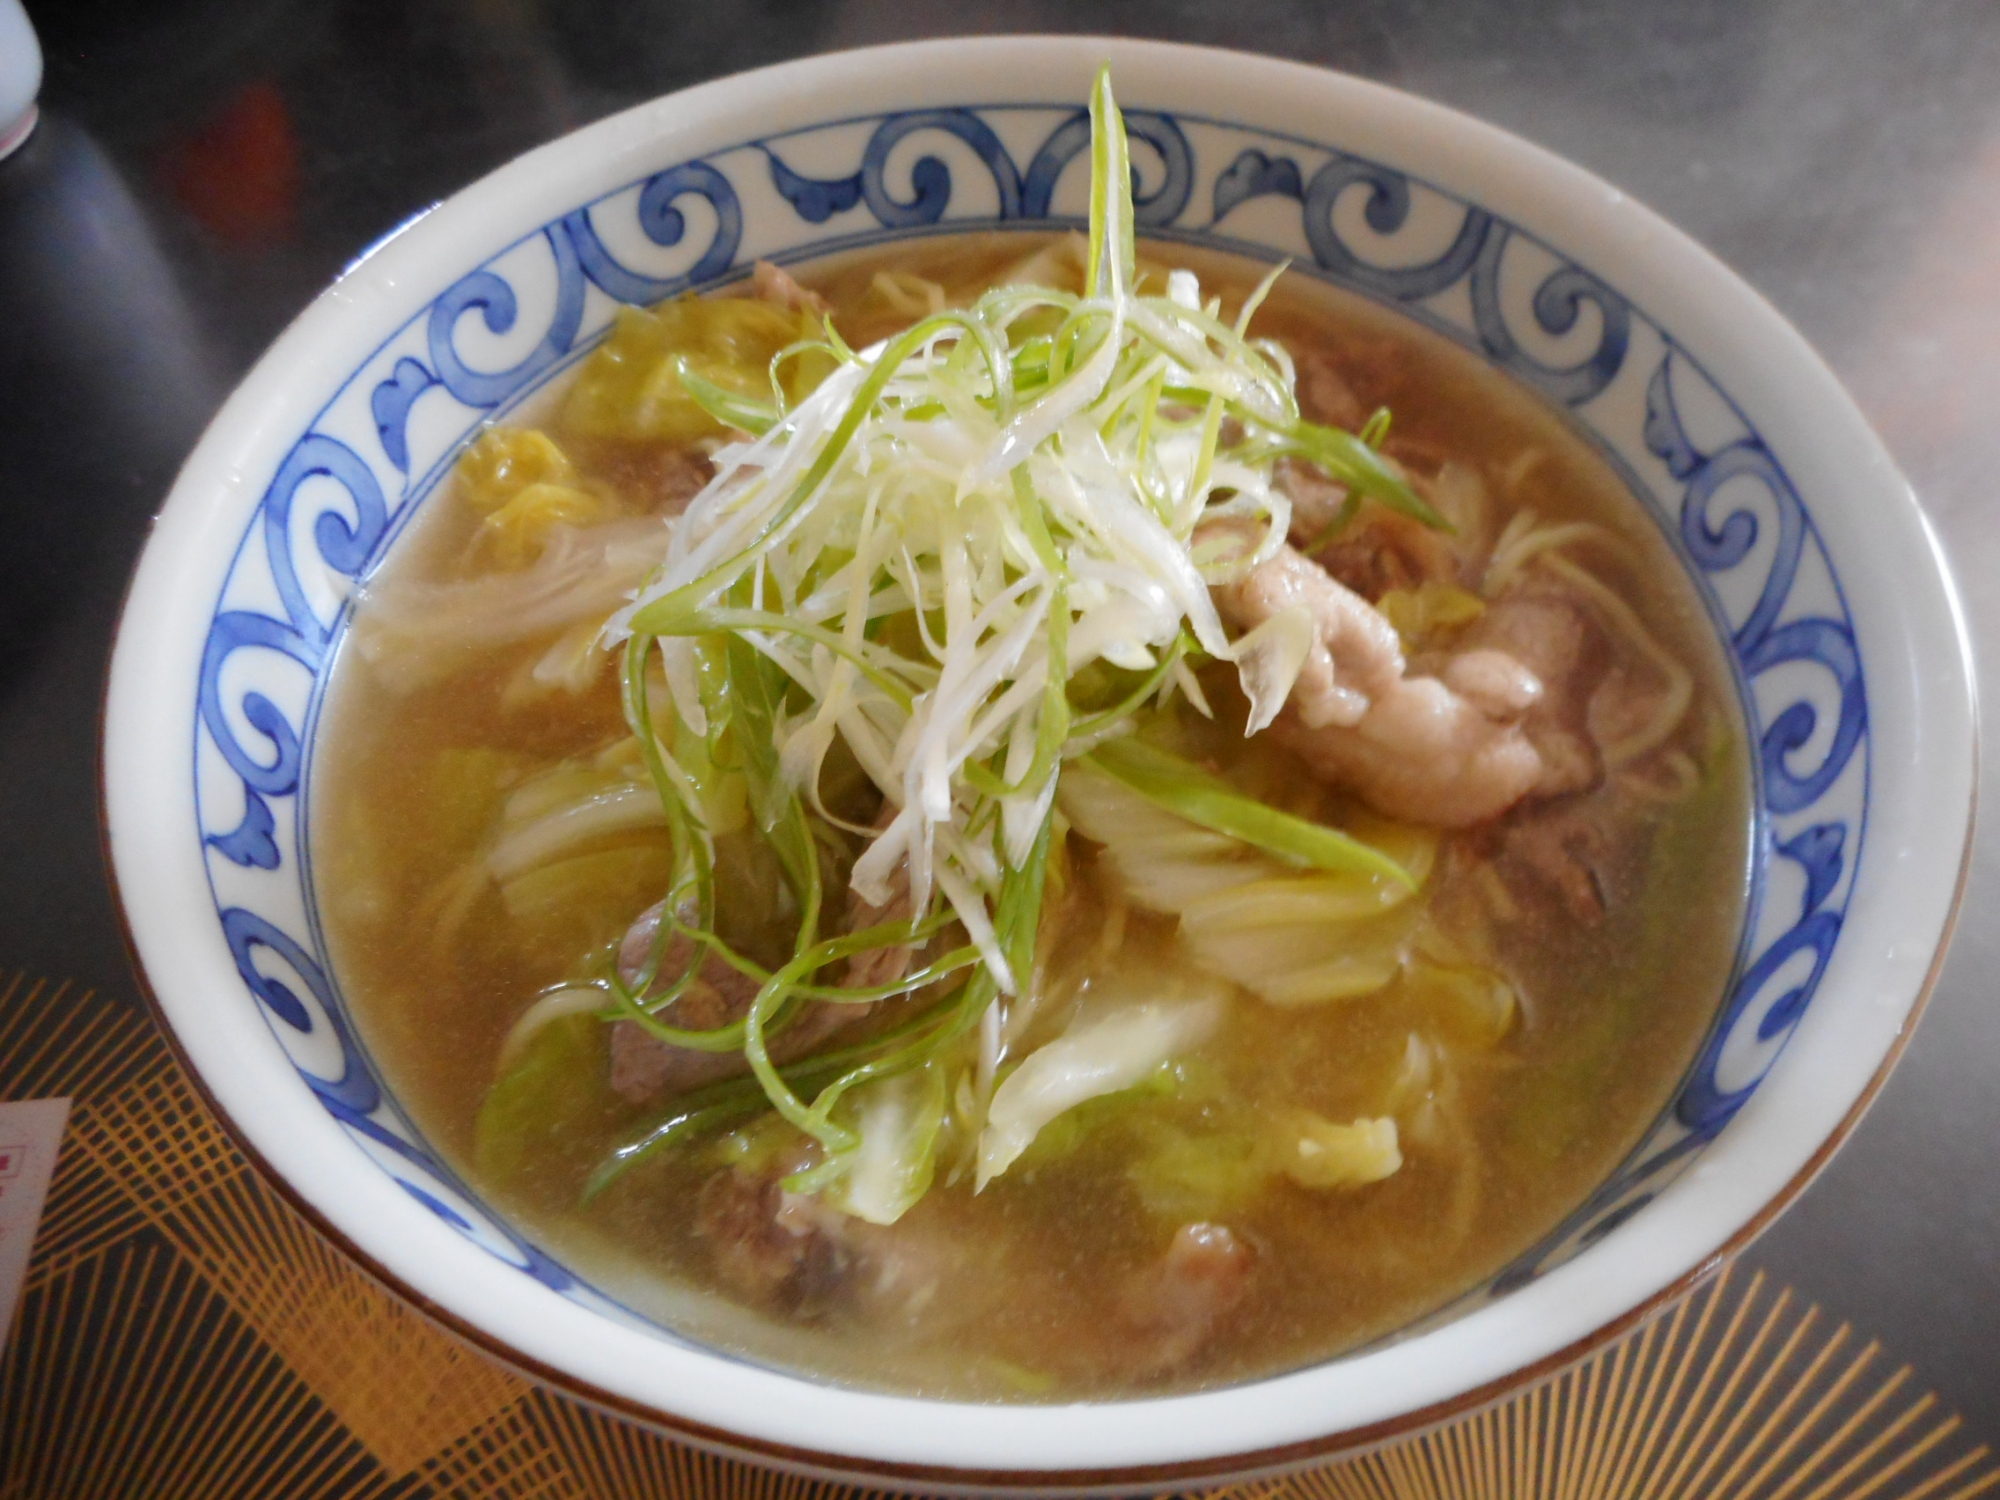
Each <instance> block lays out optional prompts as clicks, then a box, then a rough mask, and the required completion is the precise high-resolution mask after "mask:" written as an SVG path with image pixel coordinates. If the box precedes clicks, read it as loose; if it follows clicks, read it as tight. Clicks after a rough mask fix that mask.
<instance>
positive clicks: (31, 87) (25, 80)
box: [0, 0, 42, 156]
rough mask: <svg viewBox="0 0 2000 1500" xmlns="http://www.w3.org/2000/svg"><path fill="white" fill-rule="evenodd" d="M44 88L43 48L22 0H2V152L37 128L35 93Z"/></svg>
mask: <svg viewBox="0 0 2000 1500" xmlns="http://www.w3.org/2000/svg"><path fill="white" fill-rule="evenodd" d="M41 90H42V48H41V44H40V43H39V42H37V41H36V40H35V28H34V27H33V26H32V25H30V24H29V22H28V13H27V12H26V11H24V10H22V9H21V0H0V156H6V155H8V154H9V153H10V152H12V151H14V150H15V149H16V148H17V147H19V146H20V144H21V143H22V142H23V141H25V140H26V139H27V138H28V136H29V135H30V133H32V132H33V130H34V128H35V96H36V95H37V94H39V93H40V92H41Z"/></svg>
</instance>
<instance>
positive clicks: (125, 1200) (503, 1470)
mask: <svg viewBox="0 0 2000 1500" xmlns="http://www.w3.org/2000/svg"><path fill="white" fill-rule="evenodd" d="M51 1095H69V1096H72V1097H73V1098H74V1099H75V1100H76V1104H75V1108H74V1111H73V1113H72V1114H71V1117H70V1129H69V1134H68V1137H67V1138H66V1140H65V1141H64V1144H63V1150H62V1155H61V1158H60V1162H59V1165H58V1167H57V1171H56V1178H55V1181H54V1184H53V1186H52V1188H51V1190H50V1194H49V1201H48V1207H47V1211H46V1214H45V1217H44V1219H43V1222H42V1228H41V1235H40V1238H39V1239H38V1241H37V1243H36V1249H35V1257H34V1259H33V1261H32V1262H31V1264H30V1268H29V1273H28V1283H27V1288H26V1292H25V1294H24V1297H23V1300H22V1305H21V1309H20V1313H19V1316H18V1317H17V1319H16V1322H15V1326H14V1329H13V1334H12V1337H11V1339H10V1341H9V1343H8V1345H7V1348H6V1350H5V1353H4V1359H0V1500H42V1497H51V1500H54V1497H62V1500H71V1497H85V1496H88V1497H98V1496H104V1497H120V1496H145V1497H148V1500H153V1497H169V1496H189V1497H193V1496H203V1497H214V1500H224V1497H236V1496H259V1497H262V1496H284V1497H286V1500H332V1497H335V1496H340V1497H367V1500H378V1497H381V1500H386V1497H391V1496H394V1497H410V1500H416V1497H424V1496H439V1497H442V1496H465V1497H475V1496H476V1497H482V1500H484V1497H502V1496H504V1497H509V1500H530V1497H533V1500H644V1497H655V1496H673V1497H682V1496H702V1497H709V1496H716V1497H735V1496H745V1497H749V1496H756V1497H768V1500H779V1497H784V1500H837V1497H838V1500H844V1497H846V1496H848V1495H850V1494H856V1493H859V1492H857V1491H850V1490H847V1489H844V1488H843V1487H841V1486H838V1485H833V1484H828V1483H824V1482H820V1481H814V1480H807V1479H801V1478H799V1477H797V1476H792V1475H786V1474H781V1473H778V1472H775V1471H771V1470H767V1469H763V1468H759V1467H757V1466H754V1465H751V1464H746V1463H740V1462H735V1461H731V1460H728V1459H722V1458H717V1457H714V1456H712V1455H709V1454H705V1453H702V1452H700V1451H698V1450H696V1449H692V1448H688V1447H685V1446H683V1445H681V1444H678V1443H674V1442H670V1441H668V1440H667V1439H665V1438H663V1437H661V1436H659V1435H658V1434H656V1433H653V1432H650V1431H648V1430H646V1429H644V1428H641V1427H637V1426H634V1425H632V1424H630V1423H627V1422H622V1421H619V1420H617V1419H616V1418H613V1417H609V1416H606V1415H604V1414H603V1413H601V1412H596V1411H593V1410H591V1409H589V1408H587V1407H584V1406H581V1405H579V1404H577V1403H575V1402H573V1401H570V1400H568V1399H567V1398H565V1397H563V1396H561V1395H559V1394H557V1393H556V1392H554V1391H551V1390H547V1389H544V1388H541V1387H538V1386H535V1385H533V1384H531V1383H529V1382H528V1381H526V1380H523V1379H522V1378H520V1377H519V1376H517V1375H515V1374H513V1373H512V1372H510V1371H507V1370H504V1369H502V1368H501V1367H499V1366H498V1365H495V1364H493V1363H491V1362H490V1361H488V1360H487V1359H486V1358H485V1357H484V1356H483V1355H481V1354H479V1353H477V1352H475V1351H474V1350H472V1349H471V1348H469V1347H468V1346H466V1345H464V1344H462V1343H460V1342H459V1341H457V1340H456V1339H455V1338H453V1337H452V1336H450V1335H449V1334H446V1333H444V1332H443V1331H441V1330H440V1329H438V1328H437V1327H436V1326H434V1325H433V1324H431V1323H430V1322H429V1321H427V1320H426V1319H425V1318H423V1317H422V1316H420V1315H419V1314H418V1313H416V1312H414V1311H412V1310H411V1309H410V1308H408V1307H407V1306H405V1305H404V1304H403V1303H401V1302H400V1301H398V1300H397V1299H395V1298H394V1297H392V1296H391V1295H389V1294H388V1293H387V1292H385V1291H383V1290H382V1289H381V1288H380V1287H378V1286H377V1285H376V1284H375V1283H374V1282H372V1281H371V1280H369V1279H368V1278H367V1277H366V1276H364V1275H362V1274H361V1273H360V1272H359V1271H357V1270H355V1269H354V1268H353V1267H351V1266H350V1265H349V1264H348V1263H347V1262H346V1261H345V1260H344V1259H343V1258H342V1256H341V1255H340V1254H339V1252H337V1251H336V1250H334V1249H333V1248H332V1247H331V1246H330V1245H329V1244H328V1243H327V1242H326V1241H325V1240H324V1239H322V1238H321V1237H320V1236H319V1234H318V1233H317V1232H316V1231H315V1230H313V1229H312V1228H311V1227H310V1226H309V1225H307V1224H306V1223H305V1222H304V1221H303V1220H302V1219H301V1218H300V1217H299V1216H298V1215H297V1214H296V1213H294V1212H293V1211H292V1210H291V1209H290V1208H289V1207H288V1206H287V1205H286V1204H285V1203H284V1202H283V1200H282V1199H280V1198H279V1197H278V1195H277V1194H276V1193H275V1192H273V1191H272V1190H271V1189H270V1188H268V1187H267V1186H266V1185H265V1184H264V1182H263V1180H262V1179H261V1178H260V1177H259V1176H258V1175H257V1174H256V1173H255V1172H254V1171H253V1170H252V1169H251V1168H250V1166H249V1164H248V1163H247V1162H246V1161H245V1160H244V1159H243V1157H242V1156H241V1155H240V1154H238V1152H237V1151H236V1150H235V1149H234V1147H232V1146H231V1144H230V1142H229V1140H228V1138H227V1136H226V1135H225V1134H224V1133H223V1131H222V1130H221V1128H220V1127H219V1126H218V1125H217V1124H216V1122H215V1120H214V1118H213V1117H212V1116H211V1115H210V1114H209V1112H208V1111H207V1109H206V1108H205V1107H204V1106H203V1104H202V1103H201V1101H200V1099H199V1098H198V1097H197V1095H196V1094H195V1092H194V1090H193V1089H192V1088H191V1087H190V1086H189V1083H188V1080H187V1078H186V1076H185V1074H184V1073H183V1072H182V1071H181V1069H180V1067H179V1066H178V1064H177V1063H176V1062H175V1060H174V1058H173V1056H172V1055H171V1053H170V1052H169V1050H168V1048H167V1047H166V1045H165V1043H164V1041H163V1040H162V1039H161V1037H160V1035H159V1034H158V1032H157V1031H156V1030H155V1029H154V1027H153V1025H152V1023H151V1022H150V1021H149V1020H147V1019H146V1018H144V1017H141V1016H139V1015H136V1014H135V1013H133V1012H132V1011H130V1010H129V1009H127V1008H125V1007H122V1006H119V1005H116V1004H113V1003H111V1002H108V1001H105V1000H102V999H100V998H98V997H96V996H93V995H91V994H88V993H80V992H74V991H70V990H68V989H67V988H66V987H63V986H49V985H44V984H37V983H31V982H30V981H28V980H26V979H25V978H22V977H19V976H16V977H15V978H14V979H13V980H12V981H6V980H0V1099H23V1098H34V1097H45V1096H51ZM1856 1343H1857V1341H1856V1340H1855V1339H1854V1338H1853V1337H1852V1336H1851V1335H1850V1333H1849V1331H1848V1329H1847V1328H1846V1327H1845V1326H1842V1325H1835V1324H1831V1323H1830V1322H1829V1321H1828V1320H1827V1319H1825V1318H1823V1317H1821V1316H1820V1315H1819V1313H1818V1312H1817V1310H1816V1309H1814V1308H1811V1307H1809V1306H1806V1305H1803V1304H1802V1303H1800V1302H1799V1301H1798V1300H1797V1299H1795V1298H1794V1297H1792V1296H1791V1294H1790V1293H1789V1292H1786V1291H1783V1290H1777V1289H1774V1288H1772V1287H1770V1286H1768V1285H1767V1284H1765V1282H1764V1281H1763V1279H1762V1278H1761V1277H1760V1276H1737V1277H1733V1278H1732V1277H1728V1276H1725V1277H1723V1278H1721V1279H1720V1280H1718V1281H1716V1282H1714V1283H1712V1284H1711V1285H1710V1286H1708V1287H1707V1288H1706V1289H1704V1290H1703V1291H1701V1292H1699V1293H1697V1294H1696V1295H1695V1296H1693V1297H1692V1298H1690V1299H1688V1300H1686V1301H1684V1302H1682V1303H1680V1304H1679V1305H1678V1306H1676V1307H1675V1308H1674V1309H1673V1310H1672V1311H1671V1312H1670V1313H1668V1314H1666V1315H1664V1316H1662V1317H1660V1318H1657V1319H1655V1320H1653V1321H1652V1322H1651V1323H1649V1324H1647V1325H1646V1326H1645V1327H1644V1328H1643V1329H1641V1330H1640V1331H1639V1332H1638V1333H1636V1334H1634V1335H1633V1336H1632V1337H1630V1338H1628V1339H1626V1340H1625V1341H1624V1342H1622V1343H1620V1344H1617V1345H1615V1346H1613V1347H1612V1348H1611V1349H1609V1350H1607V1351H1605V1352H1603V1353H1602V1354H1599V1355H1598V1356H1597V1357H1595V1358H1594V1359H1591V1360H1589V1361H1587V1362H1586V1363H1584V1364H1582V1365H1579V1366H1577V1367H1575V1368H1574V1369H1572V1370H1570V1371H1569V1372H1568V1373H1567V1374H1565V1375H1563V1376H1562V1377H1560V1378H1559V1379H1557V1380H1555V1381H1552V1382H1550V1383H1548V1384H1545V1385H1543V1386H1540V1387H1537V1388H1536V1389H1534V1390H1532V1391H1530V1392H1528V1393H1526V1394H1525V1395H1523V1396H1520V1397H1518V1398H1516V1399H1514V1400H1512V1401H1510V1402H1507V1403H1505V1404H1503V1405H1500V1406H1497V1407H1494V1408H1491V1409H1489V1410H1487V1411H1484V1412H1481V1413H1479V1414H1477V1415H1475V1416H1472V1417H1468V1418H1466V1419H1464V1420H1461V1421H1459V1422H1456V1423H1454V1424H1453V1425H1451V1426H1448V1427H1445V1428H1442V1429H1439V1430H1437V1431H1434V1432H1431V1433H1429V1434H1426V1435H1425V1436H1423V1437H1421V1438H1418V1439H1414V1440H1410V1441H1407V1442H1404V1443H1402V1444H1400V1445H1398V1446H1395V1447H1392V1448H1388V1449H1385V1450H1382V1451H1379V1452H1376V1453H1372V1454H1369V1455H1367V1456H1365V1457H1362V1458H1358V1459H1352V1460H1348V1461H1346V1462H1343V1463H1339V1464H1335V1465H1332V1466H1330V1467H1326V1468H1321V1469H1316V1470H1311V1471H1308V1472H1306V1473H1302V1474H1298V1475H1294V1476H1291V1477H1289V1478H1285V1479H1281V1480H1272V1481H1265V1482H1261V1483H1258V1484H1256V1485H1250V1486H1243V1487H1240V1488H1239V1489H1237V1490H1230V1491H1218V1492H1215V1493H1217V1494H1236V1493H1241V1494H1244V1495H1255V1496H1258V1497H1271V1500H1276V1497H1279V1496H1291V1495H1297V1496H1299V1497H1301V1500H1308V1497H1310V1500H1319V1497H1326V1500H1349V1497H1353V1500H1362V1497H1369V1500H1392V1497H1393V1500H1432V1497H1437V1500H1443V1497H1463V1500H1471V1497H1482V1500H1486V1497H1491V1500H1500V1497H1512V1500H1527V1497H1531V1496H1532V1497H1543V1496H1547V1497H1551V1500H1612V1497H1617V1500H1626V1497H1651V1500H1693V1497H1708V1496H1730V1497H1750V1500H1861V1497H1864V1496H1881V1497H1883V1500H1933V1497H1935V1500H1966V1497H1969V1496H1972V1495H1975V1494H1979V1493H1982V1492H1985V1491H1988V1490H1990V1489H1992V1488H1993V1487H1994V1486H1996V1485H2000V1467H1996V1466H1995V1464H1994V1463H1993V1461H1992V1460H1991V1459H1990V1458H1989V1456H1988V1454H1987V1451H1986V1449H1985V1448H1983V1447H1973V1446H1970V1445H1969V1444H1968V1442H1967V1441H1966V1439H1965V1438H1964V1436H1963V1435H1962V1434H1961V1432H1960V1431H1959V1427H1958V1420H1957V1418H1955V1417H1952V1416H1949V1415H1947V1414H1945V1413H1943V1412H1942V1411H1940V1410H1939V1408H1938V1405H1937V1402H1936V1400H1935V1398H1933V1397H1932V1396H1929V1395H1926V1394H1923V1393H1921V1391H1919V1390H1918V1389H1916V1388H1915V1387H1914V1384H1913V1382H1912V1380H1911V1376H1910V1371H1909V1370H1908V1369H1907V1368H1903V1369H1897V1370H1891V1369H1889V1368H1887V1365H1886V1361H1884V1360H1883V1359H1882V1357H1881V1355H1880V1352H1879V1350H1878V1349H1877V1348H1876V1346H1875V1345H1873V1344H1869V1345H1866V1346H1865V1347H1856Z"/></svg>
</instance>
